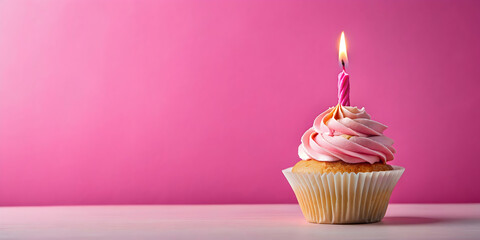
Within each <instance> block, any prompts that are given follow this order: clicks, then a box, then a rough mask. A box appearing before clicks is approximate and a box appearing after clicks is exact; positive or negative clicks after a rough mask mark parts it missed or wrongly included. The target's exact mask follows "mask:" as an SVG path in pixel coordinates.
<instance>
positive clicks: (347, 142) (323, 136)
mask: <svg viewBox="0 0 480 240" xmlns="http://www.w3.org/2000/svg"><path fill="white" fill-rule="evenodd" d="M385 129H387V126H385V125H383V124H381V123H379V122H376V121H373V120H371V119H370V115H368V113H366V112H365V109H364V108H362V109H358V108H357V107H349V106H341V105H337V106H336V107H332V108H329V109H328V110H327V111H325V112H323V113H322V114H320V115H319V116H318V117H317V118H316V119H315V121H314V123H313V127H312V128H310V129H308V130H307V131H306V132H305V134H303V136H302V144H300V146H299V148H298V155H299V156H300V158H301V159H303V160H307V159H315V160H318V161H338V160H342V161H344V162H347V163H362V162H368V163H371V164H373V163H376V162H380V161H381V162H384V163H385V162H387V161H390V160H393V154H394V153H395V149H394V148H393V147H392V145H393V140H392V139H390V138H388V137H386V136H384V135H383V131H385Z"/></svg>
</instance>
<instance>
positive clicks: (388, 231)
mask: <svg viewBox="0 0 480 240" xmlns="http://www.w3.org/2000/svg"><path fill="white" fill-rule="evenodd" d="M0 239H120V240H121V239H289V240H293V239H480V204H390V206H389V208H388V210H387V214H386V216H385V218H384V219H383V221H381V222H379V223H373V224H350V225H328V224H312V223H307V222H306V221H305V219H304V218H303V216H302V213H301V211H300V208H299V206H298V205H297V204H268V205H121V206H58V207H57V206H55V207H0Z"/></svg>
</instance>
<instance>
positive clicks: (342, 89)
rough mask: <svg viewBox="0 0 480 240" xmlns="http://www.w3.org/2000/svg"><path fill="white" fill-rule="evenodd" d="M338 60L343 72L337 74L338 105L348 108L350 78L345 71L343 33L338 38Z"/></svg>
mask: <svg viewBox="0 0 480 240" xmlns="http://www.w3.org/2000/svg"><path fill="white" fill-rule="evenodd" d="M338 60H339V61H340V63H341V64H342V68H343V71H342V72H341V73H340V74H338V104H340V105H342V106H350V77H349V76H348V73H347V72H346V71H345V65H346V64H347V60H348V57H347V45H346V43H345V33H344V32H342V36H341V37H340V47H339V49H338Z"/></svg>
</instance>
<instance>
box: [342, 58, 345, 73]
mask: <svg viewBox="0 0 480 240" xmlns="http://www.w3.org/2000/svg"><path fill="white" fill-rule="evenodd" d="M342 67H343V71H345V62H344V61H343V59H342Z"/></svg>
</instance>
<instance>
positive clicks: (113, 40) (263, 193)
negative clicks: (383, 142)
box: [0, 0, 480, 205]
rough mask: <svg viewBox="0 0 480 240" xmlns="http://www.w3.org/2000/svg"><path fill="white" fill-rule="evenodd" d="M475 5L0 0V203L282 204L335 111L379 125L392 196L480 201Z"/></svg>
mask: <svg viewBox="0 0 480 240" xmlns="http://www.w3.org/2000/svg"><path fill="white" fill-rule="evenodd" d="M479 10H480V2H479V1H453V0H452V1H381V0H379V1H355V0H351V1H337V0H335V1H333V0H332V1H310V0H307V1H294V0H291V1H290V0H288V1H285V0H280V1H267V0H260V1H250V0H247V1H241V0H205V1H197V0H180V1H173V0H172V1H134V0H132V1H107V0H105V1H98V0H95V1H84V0H78V1H77V0H75V1H73V0H62V1H56V0H50V1H49V0H45V1H13V0H11V1H1V2H0V205H51V204H137V203H148V204H150V203H179V204H183V203H285V202H295V198H294V195H293V192H292V190H291V189H290V187H289V185H288V183H287V181H286V180H285V179H284V177H283V175H282V174H281V170H282V169H284V168H287V167H290V166H292V165H293V164H294V163H295V162H297V161H298V160H299V159H298V156H297V147H298V144H299V143H300V136H301V135H302V133H303V132H304V131H305V130H306V129H307V128H309V127H310V126H311V125H312V123H313V119H314V118H315V116H316V115H317V114H319V113H321V112H322V111H324V110H325V109H326V108H327V107H330V106H332V105H334V104H336V77H337V74H338V72H339V71H340V68H339V66H338V62H337V51H338V50H337V49H338V48H337V44H338V42H337V41H338V39H339V36H340V32H341V31H342V30H344V31H345V32H346V37H347V41H348V51H349V58H350V66H349V68H348V71H349V73H350V75H351V79H350V81H351V99H352V104H353V105H357V106H365V107H366V109H367V110H368V112H369V113H370V114H371V115H372V116H373V117H374V119H375V120H378V121H380V122H382V123H385V124H386V125H388V126H389V127H390V128H389V129H388V130H387V131H386V134H387V136H390V137H391V138H393V139H394V140H395V142H396V143H395V145H394V146H395V147H396V149H397V151H398V153H397V154H396V160H394V161H393V162H392V163H393V164H396V165H401V166H404V167H405V168H406V169H407V170H406V172H405V175H404V176H403V178H402V179H401V181H400V183H399V184H398V186H397V188H396V190H395V192H394V194H393V196H392V202H479V201H480V191H478V185H477V183H478V169H480V161H479V157H478V151H479V149H480V146H479V140H478V139H479V138H478V137H479V134H480V125H479V124H478V123H479V121H480V112H479V110H478V103H479V102H480V94H479V93H478V88H479V87H480V80H479V76H480V67H479V65H480V61H479V56H480V45H479V39H480V28H479V27H478V25H479V23H480V14H478V11H479Z"/></svg>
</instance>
